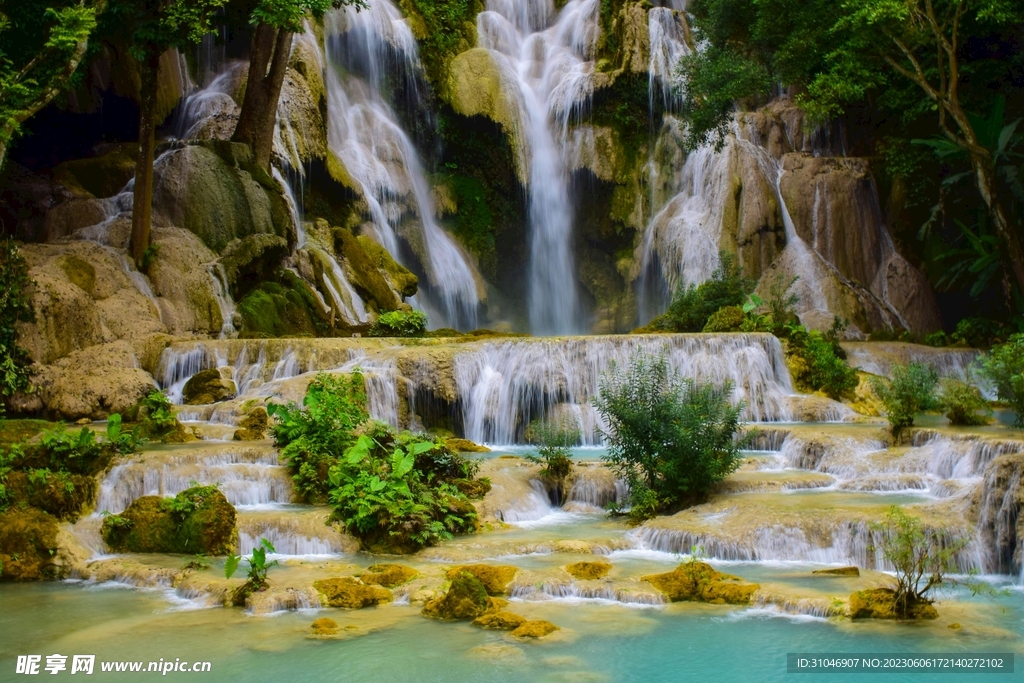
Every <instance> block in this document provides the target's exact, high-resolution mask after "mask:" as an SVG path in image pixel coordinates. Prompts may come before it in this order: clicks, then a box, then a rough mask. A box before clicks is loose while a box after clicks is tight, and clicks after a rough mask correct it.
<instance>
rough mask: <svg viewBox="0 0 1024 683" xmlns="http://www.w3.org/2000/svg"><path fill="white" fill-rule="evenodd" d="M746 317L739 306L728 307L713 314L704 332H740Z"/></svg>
mask: <svg viewBox="0 0 1024 683" xmlns="http://www.w3.org/2000/svg"><path fill="white" fill-rule="evenodd" d="M744 320H746V316H744V314H743V309H742V308H740V307H739V306H726V307H725V308H720V309H718V310H717V311H715V312H714V313H712V314H711V317H710V318H708V324H707V325H705V326H704V329H703V330H702V332H739V331H740V330H742V329H743V322H744Z"/></svg>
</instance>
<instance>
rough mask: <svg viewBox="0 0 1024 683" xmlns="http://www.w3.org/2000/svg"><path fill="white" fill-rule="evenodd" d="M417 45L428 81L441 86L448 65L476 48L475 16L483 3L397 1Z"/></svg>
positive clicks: (469, 0) (466, 0) (464, 0)
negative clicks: (462, 54)
mask: <svg viewBox="0 0 1024 683" xmlns="http://www.w3.org/2000/svg"><path fill="white" fill-rule="evenodd" d="M400 5H401V7H402V11H403V13H404V14H405V15H406V16H408V17H409V23H410V24H411V26H412V29H413V33H414V34H415V36H416V38H417V40H419V43H420V59H421V60H422V61H423V66H424V69H425V71H426V73H427V78H428V79H430V81H431V82H432V83H434V84H435V85H437V84H440V83H444V82H445V80H446V76H447V73H448V64H449V62H451V60H452V59H453V58H454V57H455V55H457V54H459V53H460V52H464V51H465V50H468V49H469V48H471V47H473V46H474V45H476V15H477V14H479V13H480V12H482V11H483V9H484V3H483V2H482V0H400Z"/></svg>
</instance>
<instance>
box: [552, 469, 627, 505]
mask: <svg viewBox="0 0 1024 683" xmlns="http://www.w3.org/2000/svg"><path fill="white" fill-rule="evenodd" d="M566 486H567V489H568V492H567V494H566V502H565V505H563V506H562V507H563V509H565V510H568V511H570V512H603V511H604V510H605V509H606V508H607V507H608V505H609V504H611V503H622V502H624V501H625V500H626V498H627V497H628V496H629V485H628V484H626V482H625V481H623V480H622V479H619V478H618V477H616V476H615V474H614V473H613V472H612V471H611V470H609V469H608V468H607V467H582V466H580V465H577V466H576V467H574V468H573V471H572V473H571V474H570V475H569V480H568V481H567V482H566Z"/></svg>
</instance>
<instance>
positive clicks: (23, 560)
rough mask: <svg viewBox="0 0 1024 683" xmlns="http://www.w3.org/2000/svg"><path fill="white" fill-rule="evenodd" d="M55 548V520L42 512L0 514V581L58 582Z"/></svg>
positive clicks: (26, 511)
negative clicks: (41, 580)
mask: <svg viewBox="0 0 1024 683" xmlns="http://www.w3.org/2000/svg"><path fill="white" fill-rule="evenodd" d="M57 548H58V542H57V520H56V519H54V518H53V517H51V516H50V515H48V514H46V513H45V512H43V511H42V510H36V509H34V508H28V509H25V510H11V511H9V512H6V513H2V514H0V563H2V564H0V581H12V580H13V581H33V580H38V579H54V578H59V576H60V575H61V573H62V572H61V568H60V566H59V565H58V563H57V562H56V560H55V559H54V558H55V555H56V553H57Z"/></svg>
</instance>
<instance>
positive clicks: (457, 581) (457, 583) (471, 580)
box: [422, 573, 488, 620]
mask: <svg viewBox="0 0 1024 683" xmlns="http://www.w3.org/2000/svg"><path fill="white" fill-rule="evenodd" d="M487 607H488V605H487V590H486V589H485V588H484V584H482V583H481V582H480V581H479V580H478V579H477V578H476V577H474V576H472V575H471V574H468V573H462V574H460V575H458V576H456V577H455V578H454V579H453V580H452V583H451V586H450V587H449V588H448V592H447V593H445V594H444V595H442V596H441V597H439V598H434V599H433V600H430V601H428V602H427V604H426V605H424V607H423V612H422V613H423V615H424V616H427V617H432V618H434V619H448V620H452V619H476V618H477V617H479V616H481V615H483V614H484V613H486V612H487Z"/></svg>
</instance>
